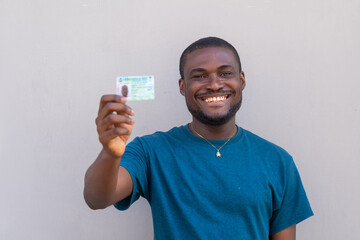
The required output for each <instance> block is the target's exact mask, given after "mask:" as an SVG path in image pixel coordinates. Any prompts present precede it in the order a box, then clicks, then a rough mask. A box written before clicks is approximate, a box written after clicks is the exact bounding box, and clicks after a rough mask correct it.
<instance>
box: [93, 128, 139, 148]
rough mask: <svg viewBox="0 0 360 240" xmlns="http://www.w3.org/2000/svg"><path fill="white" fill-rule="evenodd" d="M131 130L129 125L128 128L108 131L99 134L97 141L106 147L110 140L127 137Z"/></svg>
mask: <svg viewBox="0 0 360 240" xmlns="http://www.w3.org/2000/svg"><path fill="white" fill-rule="evenodd" d="M131 129H132V126H131V125H128V127H125V126H123V127H116V128H112V129H109V130H107V131H105V132H102V133H101V134H99V140H100V142H101V143H102V144H104V145H106V144H107V143H108V142H109V141H110V140H112V139H114V138H116V137H121V136H129V135H130V134H131Z"/></svg>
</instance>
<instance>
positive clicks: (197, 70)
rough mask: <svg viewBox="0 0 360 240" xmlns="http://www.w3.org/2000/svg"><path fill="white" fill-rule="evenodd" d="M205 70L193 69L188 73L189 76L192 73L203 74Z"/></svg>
mask: <svg viewBox="0 0 360 240" xmlns="http://www.w3.org/2000/svg"><path fill="white" fill-rule="evenodd" d="M205 71H206V70H205V69H204V68H194V69H192V70H191V71H190V74H192V73H194V72H205Z"/></svg>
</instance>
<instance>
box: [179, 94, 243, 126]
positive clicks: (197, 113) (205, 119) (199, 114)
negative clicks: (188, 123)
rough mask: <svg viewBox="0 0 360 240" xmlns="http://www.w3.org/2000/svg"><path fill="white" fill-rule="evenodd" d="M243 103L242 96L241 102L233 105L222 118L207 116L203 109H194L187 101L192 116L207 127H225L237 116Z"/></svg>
mask: <svg viewBox="0 0 360 240" xmlns="http://www.w3.org/2000/svg"><path fill="white" fill-rule="evenodd" d="M241 102H242V96H241V97H240V100H239V101H238V102H237V103H235V104H234V105H231V106H230V109H229V111H228V112H227V113H226V114H225V115H222V116H209V115H206V114H205V113H204V112H203V111H202V110H201V109H195V108H193V107H192V106H191V105H190V104H189V103H188V101H187V100H186V106H187V108H188V110H189V112H190V113H191V115H192V116H193V117H194V118H196V119H197V120H198V121H200V122H202V123H204V124H206V125H211V126H219V125H223V124H225V123H227V122H228V121H229V120H230V119H231V118H232V117H234V116H235V114H236V113H237V111H238V110H239V109H240V107H241Z"/></svg>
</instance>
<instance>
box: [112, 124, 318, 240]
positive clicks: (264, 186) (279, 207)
mask: <svg viewBox="0 0 360 240" xmlns="http://www.w3.org/2000/svg"><path fill="white" fill-rule="evenodd" d="M225 141H226V140H211V142H212V143H213V144H214V145H215V146H216V147H217V148H219V147H221V146H222V145H223V144H224V143H225ZM121 165H122V166H123V167H125V168H126V169H127V170H128V172H129V173H130V175H131V177H132V180H133V183H134V188H133V193H132V195H131V196H129V197H128V198H126V199H124V200H122V201H120V202H118V203H116V204H115V207H116V208H118V209H120V210H125V209H127V208H128V207H129V206H130V205H131V204H132V203H133V202H134V201H136V200H137V199H138V198H139V197H140V196H142V197H144V198H146V199H147V200H148V202H149V203H150V206H151V211H152V216H153V225H154V235H155V236H154V238H155V239H156V240H169V239H172V240H177V239H204V240H205V239H206V240H209V239H217V240H218V239H226V240H228V239H236V240H241V239H243V240H267V239H268V238H269V236H270V235H272V234H274V233H277V232H279V231H281V230H283V229H285V228H287V227H289V226H291V225H294V224H296V223H298V222H300V221H302V220H304V219H306V218H308V217H310V216H312V215H313V212H312V210H311V207H310V204H309V202H308V199H307V197H306V193H305V191H304V188H303V185H302V183H301V179H300V176H299V173H298V171H297V169H296V166H295V164H294V162H293V160H292V157H291V156H290V155H289V154H288V153H287V152H286V151H285V150H283V149H282V148H280V147H278V146H276V145H274V144H272V143H270V142H268V141H266V140H264V139H262V138H260V137H258V136H256V135H255V134H253V133H251V132H249V131H247V130H244V129H242V128H240V127H238V133H237V134H236V135H235V136H234V137H233V138H232V139H231V140H230V141H229V142H228V143H227V144H226V145H225V146H224V147H223V148H222V149H221V157H216V150H215V149H214V148H213V147H212V146H211V145H209V144H208V143H207V142H206V141H205V140H204V139H202V138H200V137H197V136H195V135H193V134H192V133H191V132H190V130H189V129H188V126H181V127H175V128H173V129H171V130H170V131H168V132H156V133H154V134H152V135H147V136H143V137H137V138H135V139H134V140H133V141H132V142H131V143H129V144H128V146H127V147H126V151H125V154H124V156H123V157H122V160H121Z"/></svg>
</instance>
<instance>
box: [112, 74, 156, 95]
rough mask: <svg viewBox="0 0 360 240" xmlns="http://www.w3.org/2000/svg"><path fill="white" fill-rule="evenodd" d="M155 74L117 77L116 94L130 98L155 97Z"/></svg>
mask: <svg viewBox="0 0 360 240" xmlns="http://www.w3.org/2000/svg"><path fill="white" fill-rule="evenodd" d="M154 80H155V79H154V76H125V77H117V78H116V94H118V95H120V96H124V97H126V98H127V99H128V100H152V99H154V98H155V91H154Z"/></svg>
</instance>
